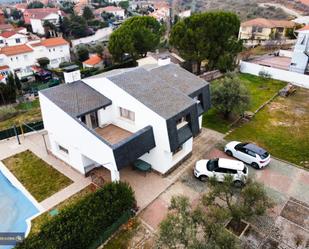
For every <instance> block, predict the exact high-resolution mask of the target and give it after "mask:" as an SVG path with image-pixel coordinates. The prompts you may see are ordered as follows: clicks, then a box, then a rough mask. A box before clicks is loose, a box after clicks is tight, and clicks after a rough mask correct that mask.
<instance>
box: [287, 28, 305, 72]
mask: <svg viewBox="0 0 309 249" xmlns="http://www.w3.org/2000/svg"><path fill="white" fill-rule="evenodd" d="M296 32H297V33H298V37H297V41H296V44H295V47H294V51H293V54H292V60H291V64H290V71H292V72H297V73H302V74H304V73H306V72H308V70H309V68H308V57H309V25H307V26H305V27H303V28H301V29H299V30H297V31H296Z"/></svg>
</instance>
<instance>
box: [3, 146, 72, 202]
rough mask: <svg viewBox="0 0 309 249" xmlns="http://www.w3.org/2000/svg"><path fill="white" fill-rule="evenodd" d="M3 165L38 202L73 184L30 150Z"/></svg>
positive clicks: (5, 161)
mask: <svg viewBox="0 0 309 249" xmlns="http://www.w3.org/2000/svg"><path fill="white" fill-rule="evenodd" d="M3 163H4V164H5V166H6V167H7V168H8V169H9V170H10V171H11V172H12V173H13V174H14V175H15V176H16V178H17V179H18V180H19V181H20V182H21V183H22V184H23V185H24V187H25V188H26V189H27V190H28V191H29V192H30V193H31V194H32V195H33V197H34V198H35V199H36V200H37V201H38V202H41V201H43V200H44V199H46V198H47V197H50V196H51V195H52V194H54V193H56V192H58V191H59V190H61V189H63V188H64V187H66V186H68V185H70V184H71V183H72V181H71V180H70V179H69V178H67V177H66V176H64V175H62V174H61V173H60V172H59V171H57V170H56V169H54V168H53V167H52V166H50V165H49V164H47V163H46V162H45V161H43V160H42V159H40V158H39V157H37V156H36V155H34V154H33V153H32V152H31V151H29V150H27V151H24V152H21V153H19V154H16V155H14V156H11V157H9V158H6V159H4V160H3Z"/></svg>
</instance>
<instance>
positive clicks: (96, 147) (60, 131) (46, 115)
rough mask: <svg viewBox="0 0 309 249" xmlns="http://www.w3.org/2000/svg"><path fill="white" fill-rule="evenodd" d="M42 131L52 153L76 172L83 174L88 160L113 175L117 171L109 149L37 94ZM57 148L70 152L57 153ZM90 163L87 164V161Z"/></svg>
mask: <svg viewBox="0 0 309 249" xmlns="http://www.w3.org/2000/svg"><path fill="white" fill-rule="evenodd" d="M39 96H40V104H41V110H42V116H43V121H44V127H45V129H46V130H47V131H48V135H49V139H50V143H51V149H52V152H53V153H54V154H55V155H56V156H57V157H59V158H60V159H62V160H64V161H65V162H67V163H68V164H70V165H71V166H72V167H74V168H75V169H77V170H78V171H79V172H81V173H82V174H84V173H85V172H84V166H88V164H89V162H86V161H87V160H86V158H84V157H83V156H82V155H85V156H86V157H88V158H89V159H91V160H93V161H95V162H97V163H99V164H101V165H103V166H104V167H106V168H108V169H109V170H111V171H112V172H115V171H117V167H116V164H115V159H114V154H113V151H112V149H111V148H110V147H109V146H108V145H106V144H105V143H104V142H103V141H101V140H100V139H99V138H97V137H96V136H95V135H94V134H92V133H91V132H90V131H89V130H87V129H86V128H85V127H83V126H82V125H81V124H80V123H79V122H77V121H76V120H75V119H73V118H72V117H71V116H69V115H68V114H67V113H65V112H64V111H63V110H62V109H60V108H59V107H57V106H56V105H55V104H53V103H52V102H51V101H50V100H49V99H48V98H46V97H45V96H44V95H42V94H41V93H39ZM58 144H60V145H61V146H63V147H65V148H66V149H68V150H69V154H68V155H67V154H66V153H64V152H62V151H59V147H58ZM88 161H89V160H88Z"/></svg>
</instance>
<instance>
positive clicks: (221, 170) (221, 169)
mask: <svg viewBox="0 0 309 249" xmlns="http://www.w3.org/2000/svg"><path fill="white" fill-rule="evenodd" d="M215 172H218V173H228V172H227V169H225V168H216V169H215Z"/></svg>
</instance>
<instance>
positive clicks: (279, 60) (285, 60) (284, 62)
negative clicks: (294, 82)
mask: <svg viewBox="0 0 309 249" xmlns="http://www.w3.org/2000/svg"><path fill="white" fill-rule="evenodd" d="M250 62H252V63H256V64H259V65H261V66H267V67H273V68H278V69H283V70H289V67H290V64H291V58H289V57H283V56H269V55H267V56H261V57H259V58H257V59H254V60H253V61H250Z"/></svg>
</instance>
